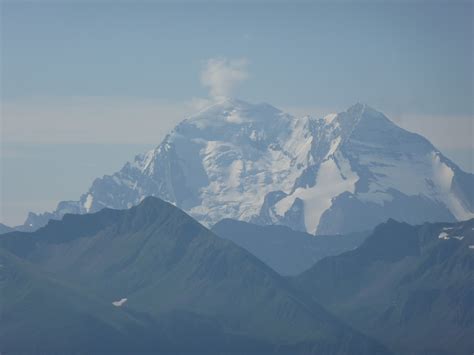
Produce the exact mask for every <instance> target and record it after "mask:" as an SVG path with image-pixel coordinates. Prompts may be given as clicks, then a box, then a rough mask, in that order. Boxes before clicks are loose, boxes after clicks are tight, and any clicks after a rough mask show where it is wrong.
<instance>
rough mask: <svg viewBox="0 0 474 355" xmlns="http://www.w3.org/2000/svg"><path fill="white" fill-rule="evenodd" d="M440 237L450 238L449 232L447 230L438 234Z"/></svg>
mask: <svg viewBox="0 0 474 355" xmlns="http://www.w3.org/2000/svg"><path fill="white" fill-rule="evenodd" d="M438 239H444V240H448V239H449V236H448V233H446V232H441V233H440V234H439V235H438Z"/></svg>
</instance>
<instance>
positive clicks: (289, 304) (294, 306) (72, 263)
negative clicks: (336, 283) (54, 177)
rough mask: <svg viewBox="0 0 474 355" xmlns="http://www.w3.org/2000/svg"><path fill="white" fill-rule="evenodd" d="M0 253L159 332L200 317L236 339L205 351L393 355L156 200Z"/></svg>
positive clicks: (69, 219) (56, 225) (54, 225)
mask: <svg viewBox="0 0 474 355" xmlns="http://www.w3.org/2000/svg"><path fill="white" fill-rule="evenodd" d="M81 226H84V228H81ZM0 247H2V248H4V249H6V250H8V251H10V252H12V253H15V254H16V255H17V256H20V257H22V258H23V259H24V260H26V261H28V262H30V263H32V264H34V265H35V266H36V267H38V268H39V269H41V270H42V271H43V272H48V273H50V274H53V275H55V277H57V278H58V279H61V280H68V282H70V283H72V284H74V285H75V286H76V287H78V288H80V289H81V290H82V291H83V292H87V293H90V294H92V295H94V297H97V298H99V299H100V300H102V301H103V302H105V303H106V304H109V305H110V304H112V303H113V302H115V303H116V304H117V305H120V306H121V307H124V309H126V310H127V311H128V312H131V314H136V315H140V319H142V318H143V319H148V320H149V321H150V322H152V323H153V324H154V323H155V322H159V321H160V320H162V319H163V318H166V317H167V315H169V314H172V313H173V312H178V313H184V314H191V315H193V317H197V318H198V319H208V320H209V322H211V324H212V325H213V327H215V329H216V332H217V333H216V332H214V334H219V333H222V334H225V335H226V336H227V337H230V340H229V342H227V343H224V344H221V339H222V338H221V337H217V339H214V340H212V339H213V337H210V340H209V342H208V343H207V344H205V345H206V347H204V348H203V347H202V346H203V345H202V344H200V343H199V341H198V343H197V344H196V347H197V348H196V349H195V350H196V351H198V350H200V351H207V350H209V349H212V350H213V351H217V350H219V351H224V350H226V351H230V350H232V351H235V350H240V349H241V350H242V351H244V352H249V351H258V352H264V351H270V352H275V351H281V352H295V351H296V352H304V353H318V352H319V353H320V352H324V353H326V354H346V353H351V354H366V353H374V354H375V353H377V354H378V353H384V352H385V350H384V349H383V348H382V347H381V346H379V345H378V344H377V343H375V342H373V341H371V340H370V339H368V338H366V337H364V336H362V335H361V334H358V333H356V332H354V331H353V330H351V329H350V328H349V327H347V326H346V325H344V324H343V323H341V322H340V321H339V320H337V319H336V318H335V317H333V316H332V315H330V314H329V313H327V312H326V311H325V310H324V309H323V308H322V307H320V306H319V305H318V304H317V303H315V302H313V301H311V300H309V299H306V298H305V297H301V296H300V295H299V294H298V293H297V292H296V291H295V290H294V289H293V288H292V287H291V286H290V285H289V284H288V281H287V280H285V279H283V278H282V277H281V276H279V275H278V274H277V273H275V272H274V271H272V270H271V269H270V268H269V267H267V266H266V265H265V264H263V263H262V262H261V261H259V260H258V259H256V258H255V257H254V256H252V255H251V254H250V253H248V252H246V251H245V250H243V249H241V248H239V247H237V246H236V245H234V244H233V243H232V242H230V241H226V240H222V239H220V238H218V237H217V236H215V235H214V234H212V233H211V232H210V231H208V230H207V229H206V228H204V227H203V226H202V225H200V224H199V223H197V222H196V221H195V220H193V219H192V218H190V217H189V216H188V215H186V214H185V213H184V212H182V211H181V210H179V209H177V208H176V207H174V206H172V205H171V204H169V203H166V202H163V201H161V200H158V199H156V198H152V197H149V198H146V199H145V200H144V201H142V202H141V203H140V204H139V205H138V206H136V207H133V208H131V209H130V210H125V211H116V210H109V209H103V210H101V211H100V212H98V213H95V214H90V215H66V216H65V217H64V219H63V220H62V221H51V222H50V223H49V224H48V225H47V226H46V227H44V228H41V229H40V230H38V231H37V232H33V233H21V232H16V233H9V234H5V235H3V236H2V237H1V238H0ZM191 323H193V322H191ZM165 324H167V323H165ZM175 324H176V325H175V326H176V328H177V329H174V327H172V329H170V330H168V331H167V334H170V336H171V337H172V339H176V337H177V336H176V332H183V331H182V330H181V329H183V328H184V329H187V328H188V327H190V326H189V324H190V321H189V319H187V318H185V319H184V320H181V321H178V322H176V323H175ZM155 327H156V326H154V327H151V330H150V328H147V327H145V329H147V331H148V332H153V331H154V329H155ZM159 329H161V328H159ZM198 331H199V329H196V328H192V327H191V329H190V330H189V331H187V332H185V335H186V334H187V335H186V337H187V338H189V337H190V338H196V339H200V337H199V336H197V335H196V334H198V333H197V332H198ZM160 334H162V333H160V332H158V335H160ZM178 334H179V333H178ZM183 336H184V335H183ZM187 338H185V339H187ZM235 339H240V341H237V340H235ZM231 340H232V341H231ZM184 344H186V341H184ZM172 349H173V348H172ZM178 349H180V348H178ZM173 350H176V349H173Z"/></svg>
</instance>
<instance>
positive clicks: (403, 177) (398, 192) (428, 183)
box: [24, 99, 474, 234]
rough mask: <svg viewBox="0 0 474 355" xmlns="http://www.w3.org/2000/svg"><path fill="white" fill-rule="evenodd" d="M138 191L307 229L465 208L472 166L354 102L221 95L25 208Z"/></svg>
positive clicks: (121, 200)
mask: <svg viewBox="0 0 474 355" xmlns="http://www.w3.org/2000/svg"><path fill="white" fill-rule="evenodd" d="M148 195H153V196H157V197H160V198H163V199H165V200H167V201H170V202H172V203H174V204H175V205H176V206H178V207H180V208H182V209H184V210H185V211H186V212H188V213H189V214H190V215H191V216H193V217H194V218H196V219H197V220H198V221H200V222H202V223H203V224H205V225H207V226H210V225H213V224H214V223H216V222H218V221H219V220H221V219H223V218H233V219H239V220H243V221H251V222H254V223H259V224H283V225H287V226H289V227H291V228H293V229H296V230H302V231H306V232H309V233H331V234H333V233H346V232H352V231H360V230H367V229H369V228H372V227H373V226H375V225H376V224H378V223H380V222H383V221H385V220H387V219H388V218H389V217H392V218H394V219H398V220H400V221H406V222H409V223H421V222H424V221H454V220H465V219H468V218H472V217H474V196H473V195H474V175H472V174H467V173H465V172H463V171H461V169H460V168H459V167H457V166H456V165H455V164H454V163H453V162H451V161H450V160H448V159H447V158H446V157H444V156H443V155H442V154H441V153H440V152H439V151H438V150H437V149H436V148H435V147H433V145H432V144H431V143H430V142H428V141H427V140H426V139H424V138H423V137H421V136H419V135H417V134H413V133H410V132H407V131H405V130H403V129H401V128H400V127H398V126H396V125H395V124H394V123H392V122H391V121H390V120H389V119H388V118H387V117H385V116H384V115H383V114H382V113H380V112H377V111H375V110H373V109H371V108H369V107H367V106H366V105H361V104H356V105H354V106H352V107H351V108H349V109H348V110H347V111H346V112H342V113H339V114H331V115H328V116H326V117H324V118H321V119H314V118H311V117H303V118H295V117H292V116H290V115H288V114H286V113H283V112H281V111H280V110H278V109H276V108H274V107H273V106H270V105H268V104H255V105H254V104H249V103H246V102H243V101H239V100H234V99H226V100H224V101H222V102H220V103H217V104H215V105H213V106H211V107H209V108H208V109H206V110H203V111H201V112H200V113H198V114H196V115H195V116H192V117H190V118H188V119H186V120H184V121H182V122H181V123H180V124H178V125H177V126H176V127H175V128H174V129H173V131H172V132H170V133H169V134H168V135H167V136H166V138H165V139H164V140H163V142H162V143H161V144H160V145H159V146H158V147H157V148H156V149H154V150H151V151H149V152H148V153H146V154H143V155H139V156H137V157H136V158H135V160H134V161H133V162H129V163H127V164H125V166H124V167H123V168H122V169H121V170H120V171H119V172H117V173H115V174H113V175H112V176H108V175H106V176H104V177H102V178H100V179H96V180H95V181H94V183H93V184H92V186H91V188H90V189H89V191H88V192H87V193H85V194H84V195H82V196H81V198H80V200H79V201H67V202H61V203H59V205H58V208H57V210H56V211H55V212H53V213H45V214H42V215H35V214H32V213H30V215H29V217H28V219H27V221H26V223H25V226H24V228H27V229H29V228H31V229H34V228H38V227H39V226H41V225H44V224H45V223H46V222H47V220H48V219H50V218H60V217H61V216H62V215H63V214H64V213H68V212H73V213H88V212H94V211H97V210H99V209H101V208H103V207H112V208H128V207H130V206H132V205H135V204H138V203H139V202H140V201H141V200H142V199H143V198H144V197H146V196H148Z"/></svg>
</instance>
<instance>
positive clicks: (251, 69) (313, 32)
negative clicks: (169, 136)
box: [0, 1, 474, 224]
mask: <svg viewBox="0 0 474 355" xmlns="http://www.w3.org/2000/svg"><path fill="white" fill-rule="evenodd" d="M1 7H2V8H1V10H2V19H1V20H2V27H1V30H2V33H1V45H2V48H1V49H2V53H1V61H2V63H1V65H2V66H1V69H2V70H1V85H2V87H1V89H2V91H1V96H2V97H1V98H2V134H1V139H2V152H1V159H2V165H1V169H2V170H1V174H0V176H1V179H2V198H1V200H2V208H1V210H0V222H4V223H9V224H16V223H21V222H22V221H23V219H24V218H25V216H26V212H27V211H29V210H33V211H42V210H46V209H52V208H53V207H54V206H55V204H56V203H57V202H58V201H59V200H62V199H76V198H78V197H79V195H80V194H81V193H82V192H84V191H85V190H86V189H87V188H88V186H89V185H90V183H91V182H92V180H93V178H94V177H97V176H102V175H103V174H105V173H111V172H113V171H114V170H116V169H118V168H119V167H120V166H121V165H122V163H123V162H125V160H128V159H131V158H132V157H133V155H134V154H136V153H139V152H141V151H142V150H145V149H147V148H149V147H152V146H154V145H156V144H158V143H159V142H160V140H161V138H162V137H163V134H164V133H165V132H166V131H167V130H168V129H170V128H171V127H172V126H173V125H174V124H175V123H176V122H177V121H179V120H180V119H181V118H183V116H184V115H186V114H188V113H191V112H193V110H195V109H196V108H197V107H198V106H200V105H201V104H202V102H203V101H205V100H208V99H209V96H210V94H209V90H211V91H212V90H213V89H215V87H216V86H217V87H219V85H221V89H222V90H226V91H230V90H231V89H233V87H230V86H232V85H231V84H233V83H235V82H237V81H239V83H240V85H238V86H236V87H235V89H234V90H233V91H232V94H233V95H236V96H238V97H240V98H242V99H246V100H249V101H253V102H259V101H266V102H269V103H271V104H273V105H275V106H277V107H279V108H282V109H285V110H288V111H290V112H292V113H295V114H303V113H309V114H314V115H320V114H324V113H329V112H332V111H342V110H344V109H346V108H347V107H348V106H350V105H351V104H353V103H355V102H358V101H361V102H365V103H368V104H369V105H371V106H373V107H375V108H377V109H379V110H381V111H383V112H385V113H386V114H387V115H388V116H389V117H390V118H391V119H392V120H394V121H395V122H397V123H398V124H400V125H401V126H403V127H405V128H407V129H410V130H414V131H416V132H419V133H422V134H424V135H426V136H427V137H428V138H429V139H430V140H431V141H432V142H433V143H434V144H435V145H436V146H438V147H439V148H440V149H441V150H442V151H443V152H445V153H446V154H447V155H448V156H449V157H451V158H452V159H453V160H454V161H455V162H457V163H458V164H460V165H461V166H462V167H463V168H464V169H465V170H469V171H473V170H474V168H473V165H474V162H473V146H472V137H473V135H474V132H473V117H474V108H473V101H474V100H473V99H474V98H473V81H474V76H473V75H474V74H473V72H474V71H473V69H474V68H473V31H474V29H473V2H472V1H468V2H453V1H449V2H447V1H446V2H429V1H404V2H398V1H390V2H381V1H377V2H375V1H374V2H354V1H352V2H344V1H337V2H335V3H333V4H329V3H327V2H315V3H312V4H311V3H303V2H298V3H295V2H289V1H288V2H287V3H285V2H280V3H268V2H265V3H264V2H258V3H257V4H251V3H239V4H237V3H234V2H230V1H229V2H225V3H222V2H198V1H194V2H180V3H178V4H174V5H172V4H166V3H163V2H153V1H141V2H140V1H139V2H133V3H132V2H126V1H122V2H119V3H117V2H111V1H95V2H94V1H88V2H79V1H62V2H61V1H56V2H44V1H33V2H18V1H17V2H2V5H1ZM219 58H220V59H219ZM223 58H227V60H224V59H223ZM209 60H211V62H209ZM212 60H214V62H213V61H212ZM219 61H220V62H219ZM216 62H217V63H221V64H223V65H224V66H225V67H226V68H224V69H226V70H227V71H226V72H225V73H224V74H226V75H227V76H226V75H224V78H221V77H219V78H214V79H212V78H211V79H209V78H208V79H209V80H211V82H210V83H209V80H207V81H206V78H205V77H203V71H204V70H205V68H206V65H210V63H211V64H212V63H214V64H216ZM229 70H230V71H229ZM233 70H235V72H234V71H233ZM204 75H205V73H204ZM212 80H215V81H212ZM229 82H230V83H231V84H229V85H230V86H229V87H227V86H226V85H227V84H228V83H229ZM206 83H207V86H206ZM203 84H204V85H203ZM211 96H212V95H211Z"/></svg>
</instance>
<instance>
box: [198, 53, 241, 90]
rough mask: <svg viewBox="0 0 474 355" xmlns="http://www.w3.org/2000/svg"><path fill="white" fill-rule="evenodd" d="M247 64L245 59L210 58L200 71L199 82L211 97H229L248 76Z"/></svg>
mask: <svg viewBox="0 0 474 355" xmlns="http://www.w3.org/2000/svg"><path fill="white" fill-rule="evenodd" d="M247 64H248V62H247V60H246V59H233V60H229V59H227V58H211V59H209V60H208V61H207V63H206V66H205V68H204V70H203V71H202V73H201V83H202V84H203V85H204V86H205V87H208V88H209V95H210V96H211V97H212V98H214V99H218V98H221V97H229V96H231V94H232V92H233V90H234V89H235V87H236V86H237V85H238V84H239V83H241V82H243V81H245V80H246V79H247V78H248V72H247Z"/></svg>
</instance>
